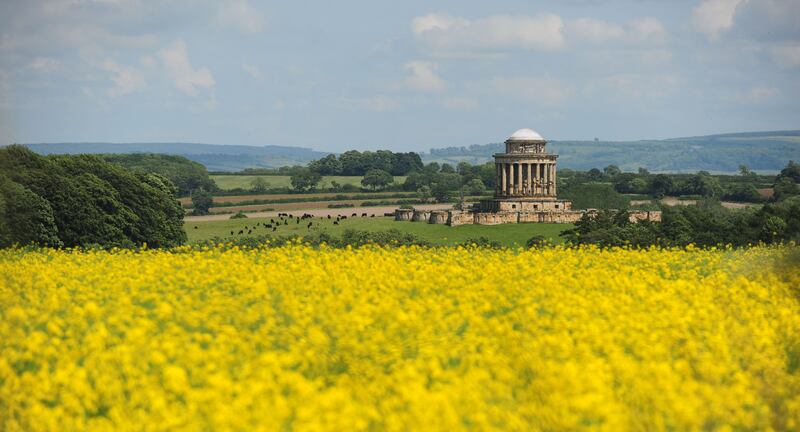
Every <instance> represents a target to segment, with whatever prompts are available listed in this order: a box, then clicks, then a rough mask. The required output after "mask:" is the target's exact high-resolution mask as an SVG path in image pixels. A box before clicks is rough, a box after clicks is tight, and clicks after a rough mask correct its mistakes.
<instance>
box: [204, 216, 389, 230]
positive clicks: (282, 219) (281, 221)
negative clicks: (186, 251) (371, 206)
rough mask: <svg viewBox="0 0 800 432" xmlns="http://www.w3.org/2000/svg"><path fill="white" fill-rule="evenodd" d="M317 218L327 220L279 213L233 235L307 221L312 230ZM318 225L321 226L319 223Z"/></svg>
mask: <svg viewBox="0 0 800 432" xmlns="http://www.w3.org/2000/svg"><path fill="white" fill-rule="evenodd" d="M350 217H351V218H353V217H358V213H353V214H352V215H350ZM361 217H368V215H367V213H361ZM369 217H375V215H374V214H373V215H370V216H369ZM315 218H317V219H320V220H324V219H325V217H323V216H314V215H312V214H308V213H303V214H302V215H301V216H295V215H292V214H291V213H278V219H277V220H276V219H275V218H271V219H270V220H269V222H267V221H263V222H256V223H255V224H254V225H252V226H248V225H245V226H244V227H243V228H242V229H240V230H239V232H236V231H235V230H234V231H231V235H249V234H252V233H253V231H254V230H257V229H258V228H263V229H267V230H272V231H273V232H274V231H277V229H278V227H279V226H281V225H289V223H290V222H294V223H295V224H296V225H299V224H300V222H301V221H306V220H308V224H307V225H306V229H311V227H312V226H314V219H315ZM327 218H328V219H329V220H330V219H333V224H334V225H339V222H341V221H343V220H345V219H347V215H338V216H336V218H332V217H331V215H328V216H327ZM317 224H319V222H317ZM194 229H197V226H196V225H195V227H194Z"/></svg>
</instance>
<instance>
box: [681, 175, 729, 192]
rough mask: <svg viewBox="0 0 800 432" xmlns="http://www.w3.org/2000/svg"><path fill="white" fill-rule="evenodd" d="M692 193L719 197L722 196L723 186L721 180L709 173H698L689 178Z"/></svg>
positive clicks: (689, 189)
mask: <svg viewBox="0 0 800 432" xmlns="http://www.w3.org/2000/svg"><path fill="white" fill-rule="evenodd" d="M687 188H688V191H689V193H690V194H696V195H701V196H704V197H707V198H719V197H721V196H722V186H721V185H720V184H719V180H717V179H716V178H714V177H713V176H711V175H710V174H708V173H703V172H701V173H697V174H696V175H694V176H692V178H690V179H689V183H688V185H687Z"/></svg>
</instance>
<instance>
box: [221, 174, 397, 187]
mask: <svg viewBox="0 0 800 432" xmlns="http://www.w3.org/2000/svg"><path fill="white" fill-rule="evenodd" d="M209 177H211V179H212V180H214V182H215V183H216V184H217V186H218V187H219V188H220V189H222V190H231V189H237V188H240V189H245V190H247V189H250V188H252V187H253V180H255V179H257V178H263V179H264V180H265V181H266V182H267V183H268V184H269V186H268V187H271V188H282V187H292V182H291V181H290V179H291V177H290V176H273V175H211V176H209ZM361 178H362V177H361V176H323V177H322V181H321V182H320V183H319V186H318V187H319V188H320V189H327V188H330V187H331V186H332V184H331V182H334V181H335V182H336V183H338V184H340V185H346V184H349V185H353V186H356V187H361ZM405 180H406V178H405V176H395V177H394V182H395V183H398V184H401V183H403V182H404V181H405Z"/></svg>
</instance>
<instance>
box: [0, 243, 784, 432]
mask: <svg viewBox="0 0 800 432" xmlns="http://www.w3.org/2000/svg"><path fill="white" fill-rule="evenodd" d="M797 257H798V252H797V249H796V248H795V247H790V246H784V247H771V248H768V247H754V248H748V249H730V248H724V249H713V250H702V249H698V248H693V247H690V248H687V249H685V250H661V249H658V248H648V249H646V250H630V249H612V250H600V249H596V248H593V247H580V248H575V249H566V248H560V247H556V248H549V249H542V250H523V249H506V250H490V249H480V248H474V247H457V248H434V249H426V248H420V247H401V248H388V249H385V248H380V247H366V248H357V249H354V248H350V247H348V248H345V249H330V248H327V247H324V246H323V247H322V248H319V249H314V248H311V247H308V246H304V245H303V244H301V243H300V242H296V243H293V244H290V245H287V246H285V247H280V248H273V249H266V248H265V249H255V250H249V249H241V248H237V247H225V246H220V247H216V248H214V247H210V248H203V249H192V248H179V249H176V250H173V251H161V250H141V251H137V252H132V251H126V250H114V251H110V252H103V251H80V250H62V251H57V250H46V249H45V250H40V251H22V250H3V251H0V430H3V431H46V430H57V431H61V430H143V429H144V430H314V431H318V430H336V431H339V430H348V431H349V430H392V431H393V430H398V431H399V430H448V431H453V430H462V429H473V430H520V431H536V430H609V431H622V430H641V431H659V430H797V429H798V427H800V300H798V299H800V291H798V288H797V287H798V286H800V272H798V271H797V270H798V269H797V262H798V261H797V259H798V258H797Z"/></svg>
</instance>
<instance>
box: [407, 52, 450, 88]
mask: <svg viewBox="0 0 800 432" xmlns="http://www.w3.org/2000/svg"><path fill="white" fill-rule="evenodd" d="M404 68H405V69H406V70H408V71H410V72H411V76H409V77H408V78H406V84H408V86H409V87H411V88H412V89H414V90H419V91H424V92H440V91H442V90H444V81H443V80H442V79H441V78H439V76H438V75H436V72H434V71H435V70H436V69H437V68H438V65H437V64H436V63H431V62H426V61H419V60H416V61H411V62H408V63H406V64H405V65H404Z"/></svg>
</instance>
